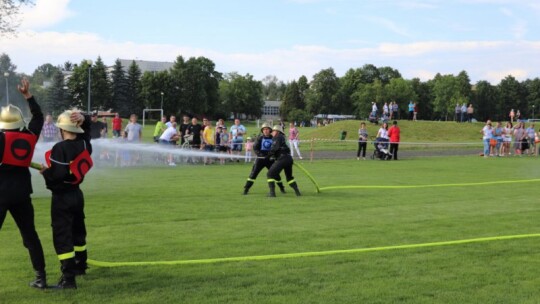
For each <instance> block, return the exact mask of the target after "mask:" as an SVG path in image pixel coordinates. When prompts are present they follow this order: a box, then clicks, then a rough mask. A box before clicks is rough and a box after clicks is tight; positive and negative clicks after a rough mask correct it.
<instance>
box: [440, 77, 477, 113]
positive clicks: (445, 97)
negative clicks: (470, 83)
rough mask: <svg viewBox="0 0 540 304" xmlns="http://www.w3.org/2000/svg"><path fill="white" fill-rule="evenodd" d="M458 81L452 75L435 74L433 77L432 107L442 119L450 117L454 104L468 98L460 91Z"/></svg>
mask: <svg viewBox="0 0 540 304" xmlns="http://www.w3.org/2000/svg"><path fill="white" fill-rule="evenodd" d="M460 85H461V83H460V81H459V79H458V78H457V77H455V76H454V75H440V74H437V75H436V76H435V78H434V79H433V97H434V100H433V106H434V107H433V109H434V110H435V113H436V114H438V115H439V117H440V118H441V119H442V120H448V119H452V118H453V115H454V109H455V107H456V104H459V105H461V104H463V103H467V102H468V101H469V100H468V99H467V97H465V96H463V95H462V93H461V91H460Z"/></svg>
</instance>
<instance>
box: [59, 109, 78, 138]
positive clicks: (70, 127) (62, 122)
mask: <svg viewBox="0 0 540 304" xmlns="http://www.w3.org/2000/svg"><path fill="white" fill-rule="evenodd" d="M72 113H73V111H71V110H67V111H64V112H63V113H62V114H60V115H59V116H58V120H57V122H56V126H57V127H58V128H60V129H62V130H64V131H68V132H71V133H84V130H83V129H82V128H81V127H79V124H78V123H77V122H72V121H71V114H72Z"/></svg>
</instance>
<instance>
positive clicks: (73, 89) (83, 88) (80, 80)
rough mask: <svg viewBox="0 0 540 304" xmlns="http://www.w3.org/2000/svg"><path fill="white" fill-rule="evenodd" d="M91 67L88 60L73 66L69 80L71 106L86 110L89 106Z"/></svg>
mask: <svg viewBox="0 0 540 304" xmlns="http://www.w3.org/2000/svg"><path fill="white" fill-rule="evenodd" d="M90 69H91V65H90V62H89V61H87V60H83V61H81V63H80V64H79V65H74V66H73V71H72V73H71V76H70V77H69V79H68V82H67V86H68V88H69V93H70V95H71V100H72V103H71V106H75V107H79V108H81V109H85V110H86V109H87V108H88V81H89V79H88V77H89V75H88V74H89V73H90V75H91V70H90ZM90 97H92V96H90ZM90 102H92V101H90ZM90 106H91V105H90ZM90 110H92V109H90Z"/></svg>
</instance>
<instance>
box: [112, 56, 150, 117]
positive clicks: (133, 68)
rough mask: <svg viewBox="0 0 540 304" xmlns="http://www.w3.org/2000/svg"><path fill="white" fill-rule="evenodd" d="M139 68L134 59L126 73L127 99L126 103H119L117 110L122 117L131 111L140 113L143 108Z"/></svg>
mask: <svg viewBox="0 0 540 304" xmlns="http://www.w3.org/2000/svg"><path fill="white" fill-rule="evenodd" d="M141 75H142V72H141V69H140V68H139V66H138V65H137V63H136V62H135V61H132V62H131V64H130V65H129V68H128V73H127V87H128V90H127V100H128V104H126V105H120V108H119V109H118V111H119V112H120V115H122V117H127V116H129V115H130V114H133V113H136V114H138V113H142V110H143V108H144V104H143V100H142V98H141V96H140V92H141Z"/></svg>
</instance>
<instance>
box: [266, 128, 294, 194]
mask: <svg viewBox="0 0 540 304" xmlns="http://www.w3.org/2000/svg"><path fill="white" fill-rule="evenodd" d="M268 156H269V157H270V158H273V159H275V161H274V163H273V164H272V167H270V169H268V174H267V175H266V176H267V177H268V187H269V188H270V192H269V193H268V196H269V197H275V196H276V190H275V189H276V181H278V180H279V173H280V172H281V170H284V171H285V178H286V179H287V183H288V184H289V186H291V188H293V189H294V192H295V193H296V196H300V195H301V194H300V190H298V185H297V184H296V181H295V180H294V177H293V175H292V173H293V170H292V166H293V159H292V156H291V149H290V148H289V146H287V140H286V139H285V134H284V133H283V128H282V127H281V126H280V125H275V126H274V128H272V146H271V147H270V152H268Z"/></svg>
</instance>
